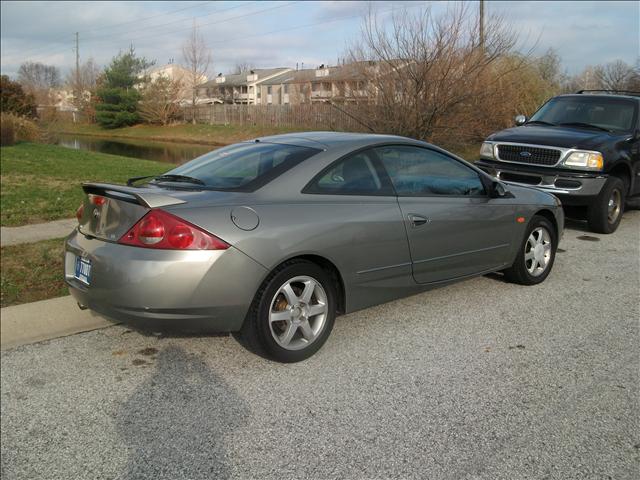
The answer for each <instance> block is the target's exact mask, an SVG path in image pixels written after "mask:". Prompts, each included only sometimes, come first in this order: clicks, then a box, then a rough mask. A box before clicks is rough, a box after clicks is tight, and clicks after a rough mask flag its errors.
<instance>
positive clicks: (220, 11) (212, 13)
mask: <svg viewBox="0 0 640 480" xmlns="http://www.w3.org/2000/svg"><path fill="white" fill-rule="evenodd" d="M205 3H206V2H205ZM252 3H256V1H252V2H244V3H243V4H242V5H235V6H233V7H229V8H223V9H222V10H214V11H212V12H209V13H207V14H206V15H200V16H196V17H190V18H180V19H178V20H172V21H170V22H167V23H160V24H158V25H148V26H147V27H145V28H152V29H155V28H159V27H165V26H167V25H171V24H174V23H180V22H184V21H187V20H189V21H190V20H192V19H193V18H205V17H210V16H211V15H214V14H216V13H222V12H227V11H229V10H235V9H237V8H240V7H245V6H247V5H250V4H252ZM126 33H127V32H120V33H118V34H117V35H124V34H126ZM111 35H112V34H109V35H98V36H95V37H88V40H99V39H109V40H111V39H112V37H111Z"/></svg>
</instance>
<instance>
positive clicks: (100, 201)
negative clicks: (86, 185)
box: [89, 194, 107, 207]
mask: <svg viewBox="0 0 640 480" xmlns="http://www.w3.org/2000/svg"><path fill="white" fill-rule="evenodd" d="M89 201H90V202H91V204H92V205H96V206H98V207H99V206H101V205H104V204H105V203H107V197H103V196H102V195H93V194H90V195H89Z"/></svg>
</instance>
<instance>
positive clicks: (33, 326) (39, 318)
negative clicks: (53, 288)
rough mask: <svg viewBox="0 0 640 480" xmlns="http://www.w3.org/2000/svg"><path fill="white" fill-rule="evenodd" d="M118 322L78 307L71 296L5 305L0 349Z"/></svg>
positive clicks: (0, 321)
mask: <svg viewBox="0 0 640 480" xmlns="http://www.w3.org/2000/svg"><path fill="white" fill-rule="evenodd" d="M112 325H117V322H115V321H110V320H106V319H105V318H103V317H100V316H98V315H97V314H96V313H93V312H92V311H91V310H80V308H78V305H77V303H76V301H75V300H74V298H73V297H72V296H70V295H69V296H66V297H59V298H53V299H50V300H42V301H39V302H33V303H25V304H23V305H15V306H12V307H5V308H3V309H1V310H0V349H2V350H7V349H10V348H15V347H19V346H21V345H30V344H32V343H37V342H42V341H44V340H51V339H53V338H58V337H65V336H67V335H73V334H75V333H81V332H89V331H91V330H97V329H99V328H106V327H110V326H112Z"/></svg>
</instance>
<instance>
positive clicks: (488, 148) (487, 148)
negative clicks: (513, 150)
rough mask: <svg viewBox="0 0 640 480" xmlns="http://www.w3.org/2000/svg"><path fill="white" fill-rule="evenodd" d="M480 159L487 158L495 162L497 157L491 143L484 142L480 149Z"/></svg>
mask: <svg viewBox="0 0 640 480" xmlns="http://www.w3.org/2000/svg"><path fill="white" fill-rule="evenodd" d="M480 158H486V159H489V160H494V159H495V156H494V155H493V143H491V142H483V143H482V146H481V147H480Z"/></svg>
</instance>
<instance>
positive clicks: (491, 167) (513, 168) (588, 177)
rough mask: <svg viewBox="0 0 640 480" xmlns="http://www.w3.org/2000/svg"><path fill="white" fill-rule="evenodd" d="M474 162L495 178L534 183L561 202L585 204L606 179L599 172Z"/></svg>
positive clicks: (597, 191)
mask: <svg viewBox="0 0 640 480" xmlns="http://www.w3.org/2000/svg"><path fill="white" fill-rule="evenodd" d="M476 166H478V167H479V168H481V169H482V170H484V171H485V172H487V173H488V174H489V175H492V176H494V177H496V178H498V179H499V180H502V181H504V182H507V183H513V184H516V185H523V186H525V187H535V188H538V189H540V190H543V191H545V192H549V193H552V194H554V195H555V196H557V197H558V198H559V199H560V200H561V201H562V204H563V205H569V206H586V205H589V204H590V203H591V202H592V201H593V200H594V199H595V197H597V196H598V194H599V193H600V190H601V189H602V187H603V186H604V184H605V182H606V181H607V178H608V175H606V174H601V173H579V172H559V171H557V170H551V169H543V168H535V167H528V166H519V165H505V164H504V163H502V162H493V161H490V160H479V161H478V162H476Z"/></svg>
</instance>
